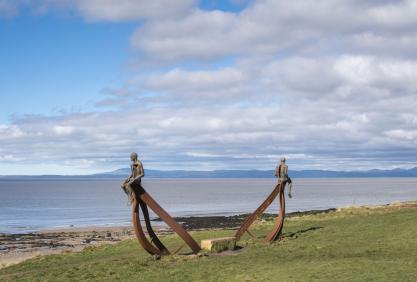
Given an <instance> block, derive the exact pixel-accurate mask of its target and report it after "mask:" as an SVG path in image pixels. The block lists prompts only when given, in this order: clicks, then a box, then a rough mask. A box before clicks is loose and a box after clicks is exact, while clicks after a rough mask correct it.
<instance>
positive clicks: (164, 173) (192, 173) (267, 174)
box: [0, 167, 417, 180]
mask: <svg viewBox="0 0 417 282" xmlns="http://www.w3.org/2000/svg"><path fill="white" fill-rule="evenodd" d="M129 174H130V168H122V169H117V170H114V171H110V172H103V173H95V174H89V175H3V176H2V175H0V180H2V179H65V180H70V179H73V178H77V179H124V178H126V176H128V175H129ZM289 174H290V176H291V177H292V178H362V177H365V178H366V177H417V167H414V168H410V169H400V168H396V169H370V170H358V171H337V170H319V169H316V170H314V169H312V170H291V167H290V171H289ZM145 175H146V177H147V178H197V179H204V178H274V170H259V169H252V170H233V169H230V170H212V171H198V170H154V169H146V168H145Z"/></svg>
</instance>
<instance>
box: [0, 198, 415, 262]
mask: <svg viewBox="0 0 417 282" xmlns="http://www.w3.org/2000/svg"><path fill="white" fill-rule="evenodd" d="M416 206H417V201H408V202H393V203H390V204H386V205H366V206H350V207H345V208H338V209H336V208H331V209H326V210H311V211H303V212H291V213H287V214H286V218H297V217H303V216H308V215H315V214H324V213H329V212H340V211H343V210H346V209H377V208H403V207H416ZM247 216H248V214H241V215H235V216H202V217H176V218H175V220H176V221H177V222H179V223H181V225H182V226H184V227H185V228H186V229H187V230H189V231H191V230H192V231H204V230H234V229H237V228H238V227H239V226H240V225H241V224H242V222H243V220H244V219H245V218H246V217H247ZM275 217H276V215H274V214H269V213H267V214H263V215H262V217H261V218H260V220H261V221H262V220H273V219H274V218H275ZM152 221H153V222H154V225H155V226H156V228H155V230H156V232H157V233H158V235H168V234H172V230H171V229H169V228H168V227H167V226H164V225H162V224H160V223H159V221H160V220H159V219H154V220H152ZM134 238H135V235H134V231H133V229H132V227H131V226H111V227H94V226H91V227H69V228H62V229H49V230H48V229H45V230H41V231H38V232H31V233H26V234H0V268H3V267H7V266H9V265H12V264H16V263H19V262H22V261H25V260H27V259H30V258H34V257H37V256H44V255H50V254H60V253H64V252H79V251H82V250H83V249H85V248H88V247H96V246H100V245H103V244H115V243H118V242H121V241H123V240H128V239H134ZM138 248H139V246H138Z"/></svg>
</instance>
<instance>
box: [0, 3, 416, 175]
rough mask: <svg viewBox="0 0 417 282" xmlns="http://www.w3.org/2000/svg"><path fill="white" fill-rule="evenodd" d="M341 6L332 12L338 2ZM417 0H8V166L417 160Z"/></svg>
mask: <svg viewBox="0 0 417 282" xmlns="http://www.w3.org/2000/svg"><path fill="white" fill-rule="evenodd" d="M330 11H331V12H330ZM416 18H417V2H416V1H412V0H406V1H377V2H375V1H360V2H358V1H343V2H339V1H332V0H323V1H319V2H317V3H315V4H314V5H313V4H312V3H311V2H310V1H296V2H294V1H273V0H259V1H244V0H230V1H194V0H183V1H167V0H157V1H152V2H148V1H143V0H121V1H115V0H114V1H113V0H104V1H99V0H90V1H87V0H77V1H67V0H44V1H42V0H32V1H31V0H29V1H28V0H25V1H20V0H18V1H10V0H0V99H1V100H0V175H3V174H50V173H58V174H75V173H76V174H86V173H93V172H100V171H107V170H112V169H117V168H120V167H124V166H126V165H128V162H129V159H128V156H129V154H130V152H131V151H137V152H138V153H139V155H140V157H141V159H142V160H143V162H144V164H145V167H147V168H153V169H202V170H211V169H252V168H256V169H271V167H273V166H274V165H275V164H276V162H277V161H278V160H279V159H280V157H281V156H286V157H287V158H288V160H289V164H290V166H291V167H292V168H295V169H338V170H352V169H353V170H356V169H370V168H396V167H402V168H409V167H413V166H417V153H416V152H417V150H416V149H417V114H416V111H415V109H416V108H417V96H416V95H417V94H416V93H417V84H416V82H415V81H416V80H415V77H416V75H417V57H416V54H415V46H416V44H417V32H416V30H417V21H416Z"/></svg>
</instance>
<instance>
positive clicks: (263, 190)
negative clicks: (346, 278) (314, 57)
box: [0, 178, 417, 233]
mask: <svg viewBox="0 0 417 282" xmlns="http://www.w3.org/2000/svg"><path fill="white" fill-rule="evenodd" d="M120 182H121V181H118V180H114V179H112V180H110V179H104V180H0V233H28V232H34V231H39V230H45V229H60V228H70V227H90V226H101V227H103V226H129V225H130V224H131V222H130V219H131V208H130V207H129V205H128V204H127V196H126V195H125V194H124V193H123V191H122V190H121V188H120ZM142 183H143V186H144V188H145V189H146V190H147V192H148V193H149V194H150V195H151V196H152V197H153V198H154V199H155V200H157V201H158V203H159V204H160V205H161V206H162V207H163V208H164V209H165V210H166V211H167V212H168V213H170V214H171V215H172V216H212V215H236V214H242V213H249V212H252V211H254V210H255V209H256V208H257V207H258V206H259V204H260V203H262V201H263V200H264V199H265V198H266V197H267V196H268V195H269V194H270V193H271V191H272V190H273V188H274V186H275V184H276V180H275V179H272V178H271V179H259V178H256V179H246V178H245V179H156V178H154V179H151V178H149V179H144V180H143V182H142ZM292 194H293V197H292V198H291V199H289V198H288V197H287V201H286V208H287V212H295V211H307V210H324V209H329V208H339V207H347V206H352V205H356V206H357V205H376V204H387V203H391V202H395V201H412V200H417V178H328V179H325V178H309V179H307V178H304V179H303V178H299V179H293V193H292ZM278 208H279V207H278V201H277V200H276V201H275V202H274V203H273V204H272V205H271V206H270V207H269V208H268V210H267V211H266V212H269V213H277V211H278ZM151 217H152V218H155V217H156V215H155V214H151Z"/></svg>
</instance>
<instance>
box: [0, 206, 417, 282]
mask: <svg viewBox="0 0 417 282" xmlns="http://www.w3.org/2000/svg"><path fill="white" fill-rule="evenodd" d="M271 226H272V222H270V221H269V222H266V221H263V222H258V223H257V225H256V228H255V229H253V233H254V234H255V235H256V236H260V237H261V236H262V237H263V236H264V235H265V234H266V233H267V231H268V230H270V228H271ZM284 228H285V230H284V236H286V238H285V239H284V240H283V241H281V242H279V243H275V244H273V245H270V246H266V245H264V244H262V243H261V242H260V241H261V240H260V239H259V240H256V241H253V240H252V239H250V237H246V236H247V235H245V237H243V239H242V241H241V242H240V245H241V246H243V247H244V248H243V249H241V250H240V252H238V253H237V254H236V255H228V256H206V257H200V258H192V259H190V258H187V257H186V256H174V257H172V256H171V257H164V258H162V259H161V260H159V261H155V260H154V259H153V258H152V257H151V256H149V255H147V254H146V253H145V252H144V251H142V250H141V249H140V248H139V247H138V244H137V242H136V241H133V240H129V241H124V242H122V243H120V244H117V245H113V246H102V247H98V248H90V249H86V250H85V251H83V252H80V253H68V254H63V255H52V256H45V257H40V258H35V259H32V260H29V261H26V262H23V263H21V264H18V265H14V266H11V267H8V268H5V269H2V270H0V280H1V281H7V280H14V281H15V280H16V279H19V280H30V281H36V280H42V281H44V280H53V281H57V280H59V281H65V280H74V279H77V280H89V279H91V280H100V281H106V280H107V281H110V280H111V281H114V280H123V281H126V280H131V281H133V280H134V281H272V280H275V281H278V280H279V281H289V280H290V281H292V280H321V281H323V280H329V281H343V280H355V281H358V280H361V281H364V280H365V281H366V280H369V281H374V280H379V281H381V280H382V281H383V280H385V281H417V235H416V234H417V207H412V208H401V209H399V208H379V209H373V210H370V209H364V208H361V209H352V210H343V211H341V212H332V213H328V214H319V215H311V216H302V217H296V218H291V219H289V220H288V221H287V222H286V225H285V227H284ZM233 233H234V232H233V231H231V230H224V231H204V232H194V233H193V236H194V237H195V238H196V239H198V240H200V239H204V238H213V237H223V236H230V235H232V234H233ZM163 241H164V242H165V243H166V244H167V245H168V246H169V247H171V249H174V248H175V246H178V245H179V244H180V243H179V241H178V239H177V238H176V237H175V236H167V237H165V238H164V240H163Z"/></svg>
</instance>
